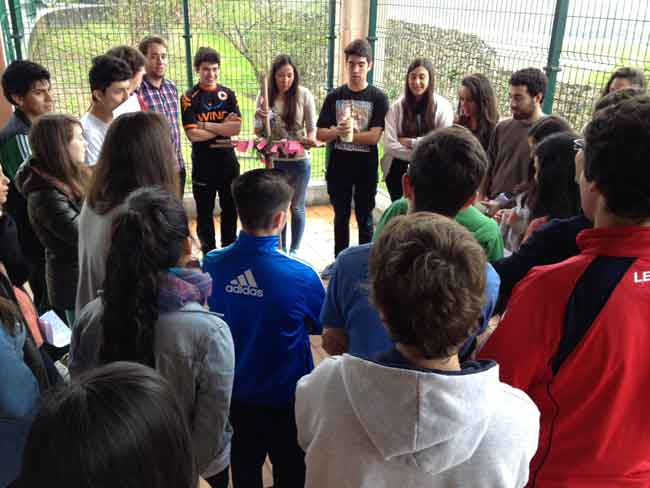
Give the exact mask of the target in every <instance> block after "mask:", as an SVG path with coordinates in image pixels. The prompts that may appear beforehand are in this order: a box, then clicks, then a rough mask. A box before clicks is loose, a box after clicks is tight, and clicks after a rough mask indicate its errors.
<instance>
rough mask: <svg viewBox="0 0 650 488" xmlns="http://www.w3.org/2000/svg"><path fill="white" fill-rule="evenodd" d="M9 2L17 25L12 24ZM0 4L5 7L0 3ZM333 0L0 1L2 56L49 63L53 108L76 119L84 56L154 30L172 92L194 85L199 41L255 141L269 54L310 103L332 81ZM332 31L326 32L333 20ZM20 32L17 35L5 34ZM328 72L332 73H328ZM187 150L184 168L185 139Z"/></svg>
mask: <svg viewBox="0 0 650 488" xmlns="http://www.w3.org/2000/svg"><path fill="white" fill-rule="evenodd" d="M11 2H14V3H15V4H16V12H17V13H18V14H19V16H20V19H21V24H20V25H18V26H12V29H11V31H10V30H9V29H8V27H9V26H10V25H11V19H10V15H9V12H10V11H9V6H10V5H11ZM3 7H4V8H3ZM337 11H338V0H261V1H260V0H257V1H256V0H116V1H110V2H109V1H101V2H91V1H86V2H74V3H73V2H68V1H65V2H58V1H48V2H47V3H43V2H34V1H31V0H28V1H24V2H22V3H21V4H18V0H0V26H1V27H2V31H3V33H5V39H4V41H5V45H7V46H10V47H11V50H10V51H8V53H7V54H8V58H9V60H12V59H16V58H17V57H18V56H19V54H18V53H17V52H16V50H15V46H16V45H19V46H21V47H22V53H23V56H24V57H29V58H30V59H32V60H34V61H37V62H39V63H41V64H43V65H44V66H46V67H47V68H48V69H49V70H50V72H51V74H52V82H53V90H54V96H55V107H56V110H57V111H65V112H69V113H72V114H76V115H81V114H82V113H84V112H85V111H86V110H87V109H88V106H89V104H90V93H89V88H88V81H87V80H88V69H89V67H90V63H91V59H92V58H93V57H94V56H96V55H98V54H102V53H103V52H105V51H106V50H107V49H109V48H110V47H112V46H114V45H116V44H130V45H133V46H136V45H137V43H138V42H139V41H140V39H142V38H143V37H144V36H145V35H150V34H156V35H161V36H162V37H163V38H164V39H166V40H167V43H168V54H169V67H168V72H167V77H168V78H170V79H171V80H173V81H175V82H176V84H177V86H178V88H179V91H184V90H185V89H187V87H188V86H191V84H192V82H194V83H196V82H197V77H196V74H195V73H192V67H191V57H192V55H193V53H195V52H196V50H197V48H198V47H199V46H210V47H213V48H215V49H217V51H219V52H220V54H221V59H222V66H221V80H220V81H221V83H223V84H224V85H226V86H228V87H230V88H232V89H234V90H235V92H236V93H237V96H238V99H239V103H240V108H241V110H242V115H243V129H242V137H253V115H254V112H255V98H256V96H257V94H258V91H259V83H258V81H257V80H258V75H259V74H260V73H261V72H262V71H264V70H266V69H268V67H269V66H270V64H271V61H272V59H273V57H274V56H275V55H276V54H279V53H287V54H290V55H291V56H292V57H293V58H294V60H295V62H296V64H297V67H298V69H299V71H300V75H301V80H302V83H303V84H304V85H305V86H307V87H308V88H309V89H310V90H311V91H312V93H314V96H315V98H316V103H317V106H320V104H322V101H323V99H324V97H325V94H326V93H327V89H328V87H331V86H332V85H334V84H335V82H336V81H335V80H334V78H333V77H334V73H335V71H334V70H333V69H332V70H328V59H329V56H328V54H329V52H330V51H331V53H334V50H335V49H336V42H337V37H336V36H334V35H333V32H336V25H335V24H336V18H337V15H336V14H337ZM332 21H333V22H334V24H333V25H332V29H330V24H331V23H332ZM16 31H19V34H20V36H21V38H20V41H21V42H17V39H16V38H12V37H11V35H10V34H8V33H9V32H14V33H15V32H16ZM328 74H329V76H328ZM183 139H184V153H185V156H186V163H187V164H188V165H189V163H190V158H189V152H190V149H189V143H188V141H187V140H185V138H183ZM312 155H313V161H312V174H313V176H314V177H315V178H321V177H322V175H323V174H324V166H325V164H324V162H325V159H324V158H325V151H324V150H314V151H313V153H312ZM239 159H240V162H241V164H242V170H247V169H251V168H253V167H259V162H258V160H257V158H256V157H255V156H254V155H252V154H248V155H243V154H241V155H239Z"/></svg>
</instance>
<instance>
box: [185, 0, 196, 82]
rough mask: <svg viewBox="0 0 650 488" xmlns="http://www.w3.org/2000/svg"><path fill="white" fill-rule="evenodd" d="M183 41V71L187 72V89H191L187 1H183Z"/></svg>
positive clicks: (190, 43)
mask: <svg viewBox="0 0 650 488" xmlns="http://www.w3.org/2000/svg"><path fill="white" fill-rule="evenodd" d="M183 39H185V69H186V70H187V87H188V88H192V87H193V86H194V81H193V80H192V75H193V71H192V31H191V28H190V5H189V0H183Z"/></svg>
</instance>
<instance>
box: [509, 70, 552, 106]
mask: <svg viewBox="0 0 650 488" xmlns="http://www.w3.org/2000/svg"><path fill="white" fill-rule="evenodd" d="M547 84H548V78H547V77H546V75H545V74H544V72H543V71H542V70H540V69H537V68H524V69H520V70H519V71H515V72H514V73H512V76H510V85H512V86H522V85H524V86H526V89H527V90H528V94H529V95H530V96H531V97H534V96H537V95H539V94H540V93H541V94H542V101H543V100H544V93H545V92H546V85H547Z"/></svg>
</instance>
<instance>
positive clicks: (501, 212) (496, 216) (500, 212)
mask: <svg viewBox="0 0 650 488" xmlns="http://www.w3.org/2000/svg"><path fill="white" fill-rule="evenodd" d="M507 214H508V210H506V209H503V208H502V209H500V210H497V211H496V213H495V214H494V220H496V221H497V222H499V223H501V221H502V220H503V218H504V216H506V215H507Z"/></svg>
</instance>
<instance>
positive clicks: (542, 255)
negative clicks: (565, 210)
mask: <svg viewBox="0 0 650 488" xmlns="http://www.w3.org/2000/svg"><path fill="white" fill-rule="evenodd" d="M592 227H593V224H592V223H591V222H590V221H589V219H587V217H585V216H584V215H577V216H575V217H570V218H568V219H553V220H551V221H550V222H549V223H548V224H545V225H543V226H541V227H540V228H539V229H537V230H536V231H535V232H533V233H532V235H531V236H530V237H529V238H528V239H527V240H526V241H525V242H524V243H523V244H522V245H521V247H520V248H519V249H518V250H517V251H516V252H514V253H513V254H512V255H511V256H508V257H507V258H503V259H500V260H498V261H495V262H493V263H492V266H493V267H494V269H495V270H496V272H497V273H498V274H499V277H500V278H501V288H500V289H499V301H498V302H497V306H496V308H495V310H494V313H495V314H497V313H501V312H503V311H504V310H505V308H506V305H507V304H508V300H509V299H510V294H511V293H512V289H513V288H514V287H515V285H516V284H517V283H519V281H521V279H522V278H523V277H524V276H526V274H527V273H528V272H529V271H530V270H531V269H532V268H533V267H534V266H543V265H546V264H554V263H559V262H560V261H564V260H565V259H568V258H570V257H572V256H575V255H576V254H578V253H579V250H578V245H577V244H576V237H577V236H578V234H579V233H580V232H581V231H583V230H585V229H591V228H592Z"/></svg>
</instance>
